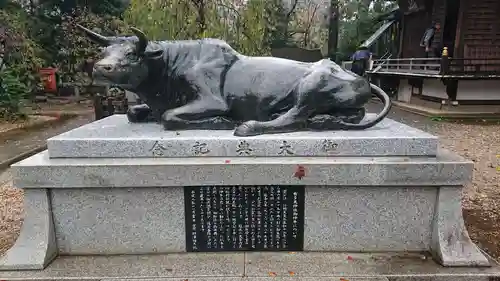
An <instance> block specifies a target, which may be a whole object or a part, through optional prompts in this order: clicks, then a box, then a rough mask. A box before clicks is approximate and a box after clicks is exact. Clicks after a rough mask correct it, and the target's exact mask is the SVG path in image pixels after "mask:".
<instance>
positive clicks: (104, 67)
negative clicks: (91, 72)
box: [94, 64, 113, 72]
mask: <svg viewBox="0 0 500 281" xmlns="http://www.w3.org/2000/svg"><path fill="white" fill-rule="evenodd" d="M94 67H95V69H96V70H100V71H104V72H110V71H113V66H112V65H110V64H99V65H95V66H94Z"/></svg>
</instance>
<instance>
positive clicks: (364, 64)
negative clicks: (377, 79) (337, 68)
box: [351, 46, 372, 76]
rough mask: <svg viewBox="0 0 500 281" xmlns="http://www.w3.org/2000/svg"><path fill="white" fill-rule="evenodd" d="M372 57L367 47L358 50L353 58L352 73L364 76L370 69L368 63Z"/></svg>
mask: <svg viewBox="0 0 500 281" xmlns="http://www.w3.org/2000/svg"><path fill="white" fill-rule="evenodd" d="M371 56H372V53H371V52H370V50H368V48H367V47H364V46H361V47H359V48H358V50H357V51H356V52H355V53H354V54H353V55H352V56H351V60H352V68H351V71H352V72H354V73H356V74H357V75H359V76H363V75H364V74H365V71H366V69H367V68H368V62H369V61H370V58H371Z"/></svg>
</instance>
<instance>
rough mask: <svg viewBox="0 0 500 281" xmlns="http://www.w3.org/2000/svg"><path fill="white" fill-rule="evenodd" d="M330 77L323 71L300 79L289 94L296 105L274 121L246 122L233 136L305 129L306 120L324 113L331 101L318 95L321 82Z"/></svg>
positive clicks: (314, 72)
mask: <svg viewBox="0 0 500 281" xmlns="http://www.w3.org/2000/svg"><path fill="white" fill-rule="evenodd" d="M329 75H331V74H330V73H329V72H325V71H313V72H312V73H310V74H309V75H307V76H306V77H304V78H302V79H301V80H300V81H299V82H298V83H297V85H296V86H295V87H294V89H293V90H292V91H293V92H292V93H290V94H291V95H295V96H296V98H297V102H296V104H294V106H293V107H292V108H291V109H290V110H289V111H287V112H286V113H284V114H283V115H280V116H279V117H277V118H276V119H273V120H271V121H267V122H258V121H254V120H251V121H247V122H244V123H243V124H241V125H240V126H239V127H238V128H236V130H235V132H234V135H235V136H256V135H261V134H272V133H288V132H294V131H304V130H306V129H307V120H308V118H309V117H310V116H313V115H315V114H316V113H317V112H325V111H327V109H329V108H330V107H331V103H332V101H331V100H329V99H327V98H325V97H323V96H320V95H318V92H319V91H318V87H323V85H322V83H320V82H321V81H325V79H326V78H325V77H328V76H329Z"/></svg>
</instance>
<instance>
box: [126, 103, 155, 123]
mask: <svg viewBox="0 0 500 281" xmlns="http://www.w3.org/2000/svg"><path fill="white" fill-rule="evenodd" d="M127 118H128V121H130V122H132V123H142V122H153V121H155V119H154V117H153V112H152V111H151V108H149V106H147V105H146V104H138V105H134V106H131V107H129V108H128V110H127Z"/></svg>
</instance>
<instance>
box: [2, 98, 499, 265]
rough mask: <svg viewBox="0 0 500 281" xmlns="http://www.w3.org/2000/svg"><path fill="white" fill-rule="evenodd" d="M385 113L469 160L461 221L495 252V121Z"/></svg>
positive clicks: (5, 204)
mask: <svg viewBox="0 0 500 281" xmlns="http://www.w3.org/2000/svg"><path fill="white" fill-rule="evenodd" d="M368 110H369V111H371V112H378V111H379V110H380V105H378V104H370V105H369V106H368ZM389 117H390V118H392V119H394V120H397V121H400V122H402V123H405V124H408V125H410V126H413V127H416V128H419V129H422V130H424V131H427V132H429V133H432V134H435V135H437V136H439V137H440V142H441V146H442V147H444V148H447V149H450V150H453V151H455V152H457V153H458V154H460V155H462V156H464V157H466V158H468V159H471V160H472V161H474V162H475V168H474V179H473V183H472V184H471V185H469V186H467V187H466V188H465V189H464V199H463V206H464V217H465V221H466V224H467V226H468V229H469V233H470V235H471V237H472V239H473V240H474V241H475V242H476V243H478V245H479V246H480V247H481V248H483V249H485V250H486V251H487V252H488V253H490V254H491V255H492V256H494V257H496V258H500V200H499V199H500V192H499V184H500V179H499V178H500V173H499V172H497V171H496V167H497V166H498V164H499V163H498V162H497V159H496V155H497V154H500V124H489V123H488V124H487V123H481V122H479V124H459V123H448V122H436V121H432V120H430V119H429V118H426V117H422V116H419V115H415V114H412V113H408V112H405V111H402V110H399V109H397V108H393V110H392V111H391V113H390V115H389ZM70 122H71V121H70ZM80 122H88V120H87V121H83V120H80ZM81 124H82V123H78V122H77V123H70V124H68V123H67V125H65V127H63V128H61V129H58V130H57V131H60V132H62V131H67V130H69V129H71V128H74V127H77V126H80V125H81ZM52 132H53V133H54V132H55V131H52ZM47 137H49V136H48V134H47V133H46V132H44V133H42V134H41V135H39V136H37V137H36V139H37V141H43V140H44V139H45V138H47ZM0 152H1V151H0ZM0 154H1V153H0ZM0 184H1V186H0V254H1V253H2V252H3V251H5V250H6V249H8V248H9V247H10V246H11V245H12V243H13V242H14V241H15V239H16V237H17V236H18V235H19V230H20V226H21V224H22V214H21V212H22V191H19V190H17V189H13V188H12V186H11V181H10V174H9V172H8V171H7V172H4V173H3V174H2V175H0Z"/></svg>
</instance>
